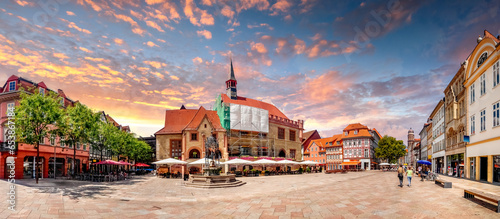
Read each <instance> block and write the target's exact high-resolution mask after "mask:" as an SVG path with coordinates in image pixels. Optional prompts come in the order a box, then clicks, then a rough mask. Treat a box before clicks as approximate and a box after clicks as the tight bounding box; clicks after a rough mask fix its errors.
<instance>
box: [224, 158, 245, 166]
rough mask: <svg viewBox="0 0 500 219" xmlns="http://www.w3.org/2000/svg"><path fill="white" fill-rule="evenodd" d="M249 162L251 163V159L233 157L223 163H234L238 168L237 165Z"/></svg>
mask: <svg viewBox="0 0 500 219" xmlns="http://www.w3.org/2000/svg"><path fill="white" fill-rule="evenodd" d="M251 163H252V161H248V160H243V159H239V158H235V159H232V160H229V161H226V162H224V164H228V165H236V168H238V165H240V164H251Z"/></svg>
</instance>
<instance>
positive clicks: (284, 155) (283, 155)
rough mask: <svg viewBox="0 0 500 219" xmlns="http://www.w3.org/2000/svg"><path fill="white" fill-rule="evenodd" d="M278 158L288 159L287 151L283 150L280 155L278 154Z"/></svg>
mask: <svg viewBox="0 0 500 219" xmlns="http://www.w3.org/2000/svg"><path fill="white" fill-rule="evenodd" d="M278 157H286V154H285V151H284V150H281V151H280V153H279V154H278Z"/></svg>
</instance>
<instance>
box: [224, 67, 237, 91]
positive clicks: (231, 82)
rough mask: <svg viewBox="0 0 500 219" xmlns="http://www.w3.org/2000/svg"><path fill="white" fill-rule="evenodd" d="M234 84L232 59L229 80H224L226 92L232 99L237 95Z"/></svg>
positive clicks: (235, 82)
mask: <svg viewBox="0 0 500 219" xmlns="http://www.w3.org/2000/svg"><path fill="white" fill-rule="evenodd" d="M236 84H237V81H236V78H235V77H234V70H233V60H231V75H230V77H229V80H227V81H226V94H227V96H228V97H230V98H231V99H233V100H236V99H238V95H237V92H236Z"/></svg>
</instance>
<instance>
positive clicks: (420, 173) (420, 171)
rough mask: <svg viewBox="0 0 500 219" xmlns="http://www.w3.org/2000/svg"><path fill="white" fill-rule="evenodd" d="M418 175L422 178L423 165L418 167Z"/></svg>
mask: <svg viewBox="0 0 500 219" xmlns="http://www.w3.org/2000/svg"><path fill="white" fill-rule="evenodd" d="M417 171H418V175H420V176H422V165H420V166H418V169H417Z"/></svg>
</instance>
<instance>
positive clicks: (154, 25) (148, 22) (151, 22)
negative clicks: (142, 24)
mask: <svg viewBox="0 0 500 219" xmlns="http://www.w3.org/2000/svg"><path fill="white" fill-rule="evenodd" d="M146 25H148V26H150V27H152V28H154V29H156V30H158V31H160V32H165V31H164V30H163V29H161V27H160V26H159V25H158V24H157V23H155V22H154V21H146Z"/></svg>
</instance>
